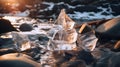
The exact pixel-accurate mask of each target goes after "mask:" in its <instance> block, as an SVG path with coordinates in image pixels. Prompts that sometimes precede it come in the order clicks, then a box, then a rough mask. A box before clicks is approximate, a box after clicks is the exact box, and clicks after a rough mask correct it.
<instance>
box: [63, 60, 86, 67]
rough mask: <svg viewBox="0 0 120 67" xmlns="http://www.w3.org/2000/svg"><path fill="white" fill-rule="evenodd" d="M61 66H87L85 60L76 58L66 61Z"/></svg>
mask: <svg viewBox="0 0 120 67" xmlns="http://www.w3.org/2000/svg"><path fill="white" fill-rule="evenodd" d="M61 67H86V64H85V62H84V61H81V60H76V61H69V62H65V63H63V64H62V65H61Z"/></svg>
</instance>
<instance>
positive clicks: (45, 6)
mask: <svg viewBox="0 0 120 67" xmlns="http://www.w3.org/2000/svg"><path fill="white" fill-rule="evenodd" d="M48 6H49V5H47V4H40V6H39V7H40V9H45V8H47V7H48Z"/></svg>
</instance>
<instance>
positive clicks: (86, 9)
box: [74, 6, 102, 12]
mask: <svg viewBox="0 0 120 67" xmlns="http://www.w3.org/2000/svg"><path fill="white" fill-rule="evenodd" d="M74 10H75V11H79V12H100V11H102V10H101V9H98V8H97V6H79V7H76V8H75V9H74Z"/></svg>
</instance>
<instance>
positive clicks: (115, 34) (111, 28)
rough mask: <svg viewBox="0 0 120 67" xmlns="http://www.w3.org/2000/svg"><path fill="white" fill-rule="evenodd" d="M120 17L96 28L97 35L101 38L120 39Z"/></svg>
mask: <svg viewBox="0 0 120 67" xmlns="http://www.w3.org/2000/svg"><path fill="white" fill-rule="evenodd" d="M119 29H120V17H118V18H113V19H112V20H109V21H107V22H105V23H103V24H101V25H100V26H98V27H97V28H96V30H95V34H96V37H98V38H99V39H108V40H110V39H120V31H119Z"/></svg>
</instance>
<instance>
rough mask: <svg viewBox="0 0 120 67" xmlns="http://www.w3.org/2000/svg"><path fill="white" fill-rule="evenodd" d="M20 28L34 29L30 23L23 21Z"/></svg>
mask: <svg viewBox="0 0 120 67" xmlns="http://www.w3.org/2000/svg"><path fill="white" fill-rule="evenodd" d="M19 29H20V31H32V30H33V27H32V25H30V24H27V23H23V24H21V25H20V27H19Z"/></svg>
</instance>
